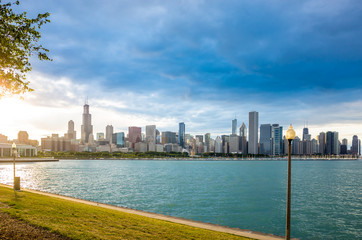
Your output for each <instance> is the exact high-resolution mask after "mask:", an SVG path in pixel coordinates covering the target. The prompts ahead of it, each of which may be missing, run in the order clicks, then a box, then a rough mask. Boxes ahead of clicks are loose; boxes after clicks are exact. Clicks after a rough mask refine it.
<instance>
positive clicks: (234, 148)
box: [229, 134, 240, 153]
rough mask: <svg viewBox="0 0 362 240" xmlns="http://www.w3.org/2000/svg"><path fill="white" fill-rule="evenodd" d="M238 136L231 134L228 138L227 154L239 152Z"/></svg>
mask: <svg viewBox="0 0 362 240" xmlns="http://www.w3.org/2000/svg"><path fill="white" fill-rule="evenodd" d="M239 142H240V136H238V135H236V134H231V135H230V137H229V152H230V153H239V152H240V144H239Z"/></svg>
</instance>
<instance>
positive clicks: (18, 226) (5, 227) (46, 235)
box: [0, 211, 69, 240]
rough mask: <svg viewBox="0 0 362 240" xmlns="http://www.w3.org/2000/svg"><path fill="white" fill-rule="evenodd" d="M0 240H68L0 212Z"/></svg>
mask: <svg viewBox="0 0 362 240" xmlns="http://www.w3.org/2000/svg"><path fill="white" fill-rule="evenodd" d="M0 239H9V240H10V239H11V240H13V239H34V240H35V239H59V240H65V239H69V238H67V237H64V236H62V235H60V234H57V233H53V232H50V231H48V230H45V229H43V228H41V227H36V226H33V225H30V224H29V223H26V222H25V221H22V220H19V219H16V218H13V217H11V216H10V215H9V214H7V213H4V212H1V211H0Z"/></svg>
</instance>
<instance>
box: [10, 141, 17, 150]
mask: <svg viewBox="0 0 362 240" xmlns="http://www.w3.org/2000/svg"><path fill="white" fill-rule="evenodd" d="M11 147H12V149H13V150H15V148H16V144H15V143H14V142H13V144H12V145H11Z"/></svg>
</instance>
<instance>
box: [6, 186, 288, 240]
mask: <svg viewBox="0 0 362 240" xmlns="http://www.w3.org/2000/svg"><path fill="white" fill-rule="evenodd" d="M0 186H2V187H6V188H10V189H12V186H10V185H5V184H2V183H0ZM21 189H22V190H21V191H26V192H30V193H35V194H40V195H44V196H48V197H53V198H59V199H63V200H68V201H73V202H77V203H83V204H87V205H91V206H97V207H102V208H106V209H111V210H115V211H121V212H125V213H130V214H135V215H139V216H144V217H148V218H153V219H158V220H163V221H168V222H172V223H178V224H182V225H187V226H191V227H196V228H201V229H207V230H212V231H216V232H223V233H229V234H234V235H238V236H242V237H248V238H253V239H260V240H280V239H284V237H280V236H276V235H273V234H266V233H261V232H256V231H251V230H247V229H239V228H231V227H227V226H221V225H217V224H212V223H204V222H200V221H194V220H189V219H184V218H180V217H173V216H167V215H163V214H158V213H152V212H147V211H142V210H137V209H132V208H126V207H121V206H115V205H110V204H105V203H100V202H93V201H89V200H84V199H79V198H74V197H68V196H64V195H59V194H54V193H48V192H42V191H38V190H32V189H25V188H21ZM293 239H295V238H293Z"/></svg>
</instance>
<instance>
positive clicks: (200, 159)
mask: <svg viewBox="0 0 362 240" xmlns="http://www.w3.org/2000/svg"><path fill="white" fill-rule="evenodd" d="M59 160H81V161H82V160H121V161H123V160H132V161H137V160H140V161H215V162H217V161H220V162H242V161H253V162H258V161H270V162H284V161H288V159H287V158H171V157H169V158H167V157H165V158H59V159H58V161H59ZM358 160H359V158H358V159H356V158H332V159H328V158H292V161H299V162H304V161H305V162H307V161H358Z"/></svg>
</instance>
